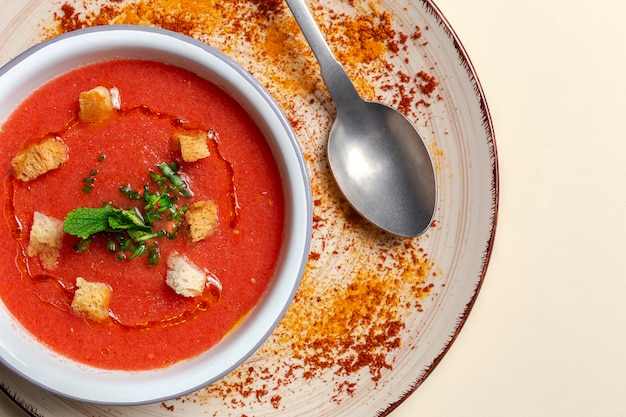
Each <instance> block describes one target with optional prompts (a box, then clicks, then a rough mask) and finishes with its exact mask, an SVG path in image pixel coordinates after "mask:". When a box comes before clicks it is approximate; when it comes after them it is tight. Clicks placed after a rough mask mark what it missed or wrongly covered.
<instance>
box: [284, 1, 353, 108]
mask: <svg viewBox="0 0 626 417" xmlns="http://www.w3.org/2000/svg"><path fill="white" fill-rule="evenodd" d="M285 2H286V3H287V5H288V6H289V9H290V10H291V13H292V14H293V16H294V17H295V18H296V21H297V22H298V26H300V30H302V33H303V34H304V37H305V38H306V40H307V42H308V43H309V46H310V47H311V49H312V50H313V54H315V57H316V58H317V61H318V62H319V64H320V67H321V73H322V79H323V80H324V83H325V84H326V87H327V88H328V91H329V92H330V95H331V96H332V98H333V100H334V101H335V105H336V106H337V109H340V108H343V107H345V106H346V105H348V104H354V103H355V102H358V101H355V100H357V99H360V97H359V93H358V92H357V91H356V89H355V88H354V84H352V81H350V78H349V77H348V74H347V73H346V71H345V69H344V68H343V66H342V65H341V64H340V63H339V62H338V61H337V59H335V56H334V55H333V53H332V51H331V50H330V47H329V46H328V44H327V43H326V40H325V39H324V35H323V34H322V32H321V31H320V29H319V27H318V26H317V23H316V22H315V19H314V18H313V15H312V14H311V12H310V11H309V9H308V7H307V5H306V3H305V2H304V0H285Z"/></svg>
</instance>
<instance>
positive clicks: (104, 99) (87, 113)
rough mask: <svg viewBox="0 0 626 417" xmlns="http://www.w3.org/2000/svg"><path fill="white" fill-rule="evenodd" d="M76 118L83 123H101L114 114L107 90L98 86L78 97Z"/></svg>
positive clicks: (111, 100)
mask: <svg viewBox="0 0 626 417" xmlns="http://www.w3.org/2000/svg"><path fill="white" fill-rule="evenodd" d="M78 105H79V111H78V117H79V118H80V120H82V121H83V122H85V123H101V122H104V121H105V120H107V119H108V118H109V117H111V115H112V114H113V112H114V109H115V107H114V103H113V99H112V98H111V92H110V91H109V89H108V88H106V87H102V86H98V87H95V88H92V89H91V90H89V91H83V92H82V93H80V94H79V96H78Z"/></svg>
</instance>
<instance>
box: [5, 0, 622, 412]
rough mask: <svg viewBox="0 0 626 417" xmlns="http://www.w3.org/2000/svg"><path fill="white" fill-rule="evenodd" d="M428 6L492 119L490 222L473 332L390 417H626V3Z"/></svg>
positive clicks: (449, 0) (467, 331) (444, 2)
mask: <svg viewBox="0 0 626 417" xmlns="http://www.w3.org/2000/svg"><path fill="white" fill-rule="evenodd" d="M437 4H438V6H439V7H440V9H441V10H442V11H443V13H444V15H445V16H446V17H447V19H448V20H449V22H450V23H451V25H452V27H453V28H454V29H455V31H456V33H457V34H458V36H459V38H460V39H461V42H462V43H463V45H464V46H465V48H466V50H467V52H468V53H469V55H470V58H471V60H472V62H473V64H474V66H475V68H476V70H477V72H478V76H479V79H480V81H481V83H482V85H483V88H484V91H485V94H486V96H487V101H488V103H489V106H490V110H491V113H492V116H493V121H494V125H495V129H496V141H497V145H498V152H499V162H500V175H501V178H500V181H501V183H500V189H501V191H500V198H501V200H500V215H499V224H498V229H497V235H496V244H495V248H494V251H493V257H492V260H491V264H490V267H489V271H488V274H487V277H486V279H485V282H484V285H483V288H482V291H481V293H480V295H479V297H478V300H477V302H476V305H475V307H474V309H473V311H472V313H471V314H470V317H469V320H468V321H467V324H466V325H465V327H464V328H463V330H462V331H461V334H460V336H459V337H458V339H457V340H456V342H455V343H454V345H453V346H452V348H451V349H450V351H449V353H448V354H447V355H446V356H445V358H444V360H443V361H442V362H441V364H440V365H439V366H438V367H437V368H436V369H435V371H434V372H433V373H432V375H431V376H430V377H429V378H428V379H427V380H426V382H425V383H424V384H423V385H422V386H421V387H420V388H419V389H418V390H417V391H416V392H415V393H414V394H413V395H412V396H411V397H409V399H408V400H407V401H405V402H404V403H403V404H402V405H401V406H400V407H399V408H398V409H397V410H396V411H394V412H393V413H392V414H391V416H392V417H408V416H424V417H426V416H433V417H435V416H436V417H445V416H453V417H459V416H469V417H473V416H480V417H489V416H494V417H502V416H507V417H512V416H524V417H529V416H532V417H534V416H542V417H543V416H550V417H554V416H567V417H574V416H584V417H590V416H603V417H604V416H626V395H625V394H626V300H625V298H626V262H625V260H626V105H625V103H626V30H625V29H624V25H625V24H626V2H622V1H618V0H596V1H594V2H590V1H582V0H546V1H532V0H531V1H512V0H472V1H467V0H439V1H437ZM0 415H2V416H7V417H17V416H22V415H23V414H22V413H21V412H19V411H18V410H16V409H15V408H14V406H13V405H12V404H11V403H10V402H9V401H8V400H7V399H6V398H4V396H2V395H0Z"/></svg>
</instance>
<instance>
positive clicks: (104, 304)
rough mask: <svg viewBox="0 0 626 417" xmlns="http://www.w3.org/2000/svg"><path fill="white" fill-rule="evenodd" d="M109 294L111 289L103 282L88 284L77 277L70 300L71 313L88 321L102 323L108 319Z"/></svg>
mask: <svg viewBox="0 0 626 417" xmlns="http://www.w3.org/2000/svg"><path fill="white" fill-rule="evenodd" d="M111 293H112V290H111V287H109V286H108V285H107V284H105V283H103V282H89V281H87V280H86V279H84V278H82V277H78V278H76V291H74V298H73V299H72V311H74V313H75V314H77V315H79V316H82V317H85V318H87V319H89V320H94V321H103V320H105V319H106V318H107V317H109V303H110V302H111Z"/></svg>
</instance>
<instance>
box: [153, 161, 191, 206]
mask: <svg viewBox="0 0 626 417" xmlns="http://www.w3.org/2000/svg"><path fill="white" fill-rule="evenodd" d="M173 167H174V168H176V170H177V169H178V165H176V164H171V165H169V164H168V163H167V162H162V163H160V164H159V169H160V170H161V172H162V173H163V175H165V177H166V178H167V179H168V180H170V181H171V182H172V184H174V186H175V187H176V190H178V192H179V193H180V195H182V196H183V197H185V198H191V197H193V193H192V192H191V190H190V189H189V187H188V185H187V183H186V182H185V180H183V179H182V178H181V177H180V175H178V174H177V173H176V171H175V170H174V169H172V168H173Z"/></svg>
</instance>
